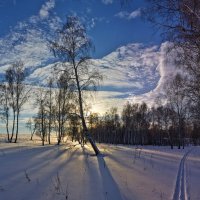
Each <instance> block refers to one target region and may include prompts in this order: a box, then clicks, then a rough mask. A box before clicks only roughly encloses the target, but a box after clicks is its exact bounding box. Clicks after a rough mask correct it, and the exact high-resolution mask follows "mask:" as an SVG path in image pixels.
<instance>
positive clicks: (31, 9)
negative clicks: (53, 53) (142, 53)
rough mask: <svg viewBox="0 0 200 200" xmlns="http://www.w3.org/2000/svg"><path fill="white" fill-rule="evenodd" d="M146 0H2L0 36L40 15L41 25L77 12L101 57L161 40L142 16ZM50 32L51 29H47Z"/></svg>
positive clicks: (95, 54)
mask: <svg viewBox="0 0 200 200" xmlns="http://www.w3.org/2000/svg"><path fill="white" fill-rule="evenodd" d="M144 6H145V1H143V0H132V1H129V3H128V4H127V5H124V6H121V4H120V2H119V0H89V1H87V0H49V1H45V0H37V1H35V0H28V1H27V0H1V1H0V27H1V28H0V37H1V38H2V37H5V36H6V35H8V34H9V33H10V32H11V31H13V29H14V28H16V26H17V25H19V23H30V19H31V18H33V17H39V19H38V22H37V23H38V24H39V23H40V27H41V26H42V24H41V23H44V22H45V21H47V20H50V18H56V17H59V19H60V20H62V21H64V20H65V17H66V15H69V14H76V15H77V16H79V17H80V18H81V19H82V21H83V23H84V24H85V25H86V27H87V30H88V35H89V36H90V37H91V38H92V41H93V43H94V45H95V53H94V54H93V57H95V58H101V57H103V56H105V55H107V54H108V53H110V52H112V51H113V50H115V49H116V48H118V47H119V46H122V45H125V44H128V43H133V42H137V43H145V44H155V43H159V42H160V38H159V35H158V34H155V30H153V29H152V26H151V25H150V24H148V23H146V22H145V21H144V20H143V19H142V18H141V9H142V8H144ZM46 32H48V30H46Z"/></svg>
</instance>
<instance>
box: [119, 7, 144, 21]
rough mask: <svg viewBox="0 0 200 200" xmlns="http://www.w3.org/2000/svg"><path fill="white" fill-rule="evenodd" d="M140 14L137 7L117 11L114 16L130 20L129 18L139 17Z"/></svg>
mask: <svg viewBox="0 0 200 200" xmlns="http://www.w3.org/2000/svg"><path fill="white" fill-rule="evenodd" d="M140 15H141V9H140V8H139V9H137V10H134V11H132V12H127V11H121V12H119V13H117V14H116V15H115V17H119V18H121V19H128V20H131V19H135V18H136V17H139V16H140Z"/></svg>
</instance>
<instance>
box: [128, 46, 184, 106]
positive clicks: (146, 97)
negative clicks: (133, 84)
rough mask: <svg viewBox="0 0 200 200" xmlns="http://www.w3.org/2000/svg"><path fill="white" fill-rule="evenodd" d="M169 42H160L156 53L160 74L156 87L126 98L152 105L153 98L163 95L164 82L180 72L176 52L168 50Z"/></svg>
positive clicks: (153, 102)
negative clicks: (176, 61)
mask: <svg viewBox="0 0 200 200" xmlns="http://www.w3.org/2000/svg"><path fill="white" fill-rule="evenodd" d="M170 45H171V44H170V43H169V42H165V43H162V45H161V47H160V51H159V54H158V67H157V70H158V71H159V74H160V79H159V81H158V83H157V85H156V87H155V88H154V89H153V90H151V91H150V92H147V93H144V94H140V95H133V96H131V97H130V98H128V99H127V100H129V101H131V102H135V103H140V102H146V103H148V105H149V106H153V105H154V104H155V100H156V98H157V97H161V98H162V97H163V95H164V93H165V92H164V87H165V84H166V83H167V82H168V81H169V80H171V79H173V78H174V77H175V75H176V74H177V73H181V70H180V69H178V68H177V67H176V64H175V59H176V57H177V56H176V52H175V51H171V52H168V49H169V47H170Z"/></svg>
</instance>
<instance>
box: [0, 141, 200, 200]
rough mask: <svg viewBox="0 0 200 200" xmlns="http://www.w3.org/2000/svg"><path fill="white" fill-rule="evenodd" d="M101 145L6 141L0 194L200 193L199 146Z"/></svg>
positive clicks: (11, 199) (32, 198) (16, 199)
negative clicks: (94, 148)
mask: <svg viewBox="0 0 200 200" xmlns="http://www.w3.org/2000/svg"><path fill="white" fill-rule="evenodd" d="M1 140H2V139H1ZM98 146H99V148H100V150H101V151H102V153H103V154H104V156H100V157H96V156H93V152H92V150H91V148H90V147H89V146H85V148H84V149H83V148H81V147H80V146H79V145H74V144H72V143H67V144H63V145H61V146H59V147H58V146H56V145H50V146H49V145H46V146H44V147H42V146H41V144H40V143H38V141H36V140H35V141H33V142H32V141H28V139H26V138H21V139H20V141H19V143H17V144H9V143H5V142H4V141H1V142H0V199H1V200H62V199H63V200H66V199H67V200H120V199H123V200H137V199H138V200H156V199H163V200H165V199H174V200H175V199H177V200H178V199H184V200H187V199H188V200H189V199H191V200H199V199H200V190H199V178H200V171H199V169H200V147H186V149H185V150H178V149H176V148H175V149H174V150H171V149H170V148H169V147H152V146H145V147H136V146H122V145H104V144H100V145H98Z"/></svg>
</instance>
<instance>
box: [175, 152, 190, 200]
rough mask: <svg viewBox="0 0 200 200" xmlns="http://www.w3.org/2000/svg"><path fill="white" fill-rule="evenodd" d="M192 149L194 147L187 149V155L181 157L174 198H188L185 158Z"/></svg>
mask: <svg viewBox="0 0 200 200" xmlns="http://www.w3.org/2000/svg"><path fill="white" fill-rule="evenodd" d="M191 151H192V149H190V150H189V151H187V152H186V153H185V155H184V156H183V158H182V159H181V162H180V165H179V169H178V174H177V178H176V185H175V191H174V195H173V200H188V195H187V186H186V171H185V160H186V158H187V156H188V154H189V153H190V152H191Z"/></svg>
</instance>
